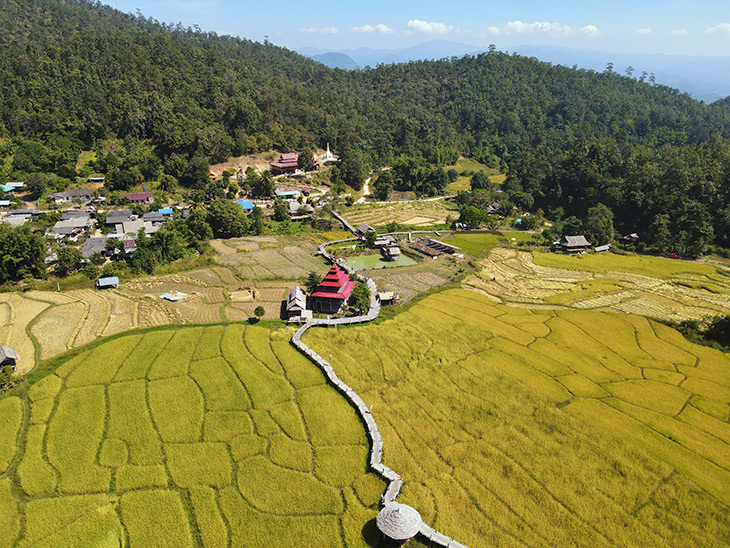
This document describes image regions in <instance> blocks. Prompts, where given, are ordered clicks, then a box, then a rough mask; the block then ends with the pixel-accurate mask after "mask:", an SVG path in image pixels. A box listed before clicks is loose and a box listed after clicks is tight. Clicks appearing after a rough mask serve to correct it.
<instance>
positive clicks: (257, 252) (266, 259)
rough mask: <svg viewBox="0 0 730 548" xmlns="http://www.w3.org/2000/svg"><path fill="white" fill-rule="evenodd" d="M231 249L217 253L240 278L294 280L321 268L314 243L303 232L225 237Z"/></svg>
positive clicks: (220, 259)
mask: <svg viewBox="0 0 730 548" xmlns="http://www.w3.org/2000/svg"><path fill="white" fill-rule="evenodd" d="M224 243H225V245H226V246H227V247H228V248H229V249H232V250H234V252H233V253H224V254H221V255H219V256H218V257H217V259H216V260H217V261H218V263H220V264H221V265H224V266H227V267H230V268H231V269H233V270H234V271H235V272H236V274H237V275H238V277H240V278H241V279H243V280H295V279H297V278H303V277H305V276H306V275H307V273H308V272H310V271H312V270H314V271H319V270H321V269H322V265H323V263H322V261H321V260H320V259H318V258H317V257H315V255H314V254H315V252H316V250H317V244H316V243H315V242H314V241H313V239H311V238H307V237H304V236H257V237H250V238H233V239H230V240H225V242H224Z"/></svg>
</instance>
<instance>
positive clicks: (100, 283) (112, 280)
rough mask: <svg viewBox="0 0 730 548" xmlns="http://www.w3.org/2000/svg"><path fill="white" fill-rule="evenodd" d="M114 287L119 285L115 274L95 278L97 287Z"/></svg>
mask: <svg viewBox="0 0 730 548" xmlns="http://www.w3.org/2000/svg"><path fill="white" fill-rule="evenodd" d="M114 287H119V278H117V277H116V276H107V277H105V278H99V279H98V280H96V288H97V289H112V288H114Z"/></svg>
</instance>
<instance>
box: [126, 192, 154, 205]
mask: <svg viewBox="0 0 730 548" xmlns="http://www.w3.org/2000/svg"><path fill="white" fill-rule="evenodd" d="M119 196H121V197H122V198H127V199H128V200H129V201H130V202H132V203H133V204H151V203H152V193H151V192H125V193H122V194H120V195H119Z"/></svg>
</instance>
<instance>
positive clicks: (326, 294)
mask: <svg viewBox="0 0 730 548" xmlns="http://www.w3.org/2000/svg"><path fill="white" fill-rule="evenodd" d="M356 284H357V282H347V283H346V284H345V285H344V287H342V289H340V291H338V292H337V293H334V292H332V291H319V290H317V291H315V292H314V293H312V297H323V298H325V299H342V300H344V299H347V298H348V297H349V296H350V293H352V290H353V289H354V288H355V285H356Z"/></svg>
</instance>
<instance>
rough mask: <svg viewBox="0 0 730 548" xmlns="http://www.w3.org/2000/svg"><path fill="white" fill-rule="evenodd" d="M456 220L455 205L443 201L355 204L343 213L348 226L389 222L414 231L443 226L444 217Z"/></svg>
mask: <svg viewBox="0 0 730 548" xmlns="http://www.w3.org/2000/svg"><path fill="white" fill-rule="evenodd" d="M448 216H451V217H452V218H454V219H456V218H457V217H458V216H459V212H458V210H457V208H456V206H455V205H453V204H452V203H450V202H447V201H445V200H428V201H426V200H413V201H410V202H391V203H387V204H369V203H362V204H355V205H353V206H352V207H350V208H348V209H347V210H346V211H345V212H343V217H345V218H346V219H347V220H348V221H349V222H350V224H352V225H353V226H358V225H360V224H362V223H368V224H369V225H371V226H373V227H381V226H384V225H386V224H388V223H390V222H396V223H398V224H401V225H407V226H410V227H412V228H413V229H414V230H417V229H419V228H424V227H431V226H434V225H440V224H444V223H445V222H446V217H448Z"/></svg>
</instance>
